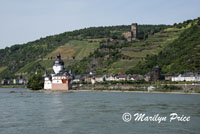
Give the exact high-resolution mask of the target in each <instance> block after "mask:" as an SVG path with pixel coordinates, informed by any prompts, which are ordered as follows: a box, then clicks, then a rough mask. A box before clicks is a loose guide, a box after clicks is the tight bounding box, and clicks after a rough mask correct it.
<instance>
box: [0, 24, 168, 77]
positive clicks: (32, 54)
mask: <svg viewBox="0 0 200 134" xmlns="http://www.w3.org/2000/svg"><path fill="white" fill-rule="evenodd" d="M167 27H169V26H168V25H139V26H138V30H139V32H138V33H139V34H138V36H139V38H140V39H141V40H143V39H145V38H147V35H149V34H154V33H156V32H159V31H160V30H162V29H164V28H167ZM126 31H130V25H126V26H125V25H122V26H109V27H91V28H85V29H80V30H75V31H72V32H65V33H62V34H58V35H53V36H48V37H45V38H41V39H39V40H36V41H32V42H28V43H26V44H21V45H14V46H12V47H7V48H5V49H0V78H6V77H16V75H28V74H30V73H33V72H35V71H36V70H37V71H42V72H44V70H46V69H48V68H49V69H50V67H51V66H52V63H53V61H52V60H53V59H51V58H54V56H55V55H56V53H58V52H61V54H62V55H63V58H64V59H65V62H66V66H68V65H70V64H72V63H76V62H78V61H79V60H81V59H82V58H84V57H87V56H88V55H89V54H92V53H93V52H94V51H95V50H96V49H97V48H98V47H99V46H100V44H101V43H102V42H106V41H107V40H108V39H116V40H117V39H119V40H125V39H124V37H123V35H122V33H123V32H126Z"/></svg>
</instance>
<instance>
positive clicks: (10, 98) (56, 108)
mask: <svg viewBox="0 0 200 134" xmlns="http://www.w3.org/2000/svg"><path fill="white" fill-rule="evenodd" d="M26 90H27V89H8V88H7V89H5V88H0V134H147V133H148V134H169V133H170V134H198V133H199V132H200V95H198V94H197V95H195V94H194V95H191V94H166V93H134V92H92V91H91V92H90V91H87V92H69V93H59V92H26ZM10 91H15V92H16V93H10ZM126 112H128V113H130V114H131V115H132V120H130V121H129V122H125V121H123V120H122V115H123V113H126ZM135 113H142V114H145V115H147V116H153V115H156V114H159V115H160V116H166V117H167V120H166V121H163V122H161V123H158V122H156V121H143V122H142V121H135V119H134V114H135ZM171 113H177V114H178V115H180V116H181V115H184V116H187V117H188V116H189V117H190V120H189V121H177V120H174V121H172V122H170V120H169V119H170V114H171Z"/></svg>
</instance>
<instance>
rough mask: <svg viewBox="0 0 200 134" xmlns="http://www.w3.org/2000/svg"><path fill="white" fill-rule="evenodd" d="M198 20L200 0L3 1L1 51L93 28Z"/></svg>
mask: <svg viewBox="0 0 200 134" xmlns="http://www.w3.org/2000/svg"><path fill="white" fill-rule="evenodd" d="M197 17H200V0H0V48H5V47H6V46H11V45H14V44H21V43H26V42H29V41H33V40H36V39H39V38H40V37H45V36H48V35H53V34H58V33H62V32H65V31H70V30H74V29H80V28H85V27H91V26H110V25H122V24H126V25H127V24H131V23H132V22H137V23H139V24H173V23H175V22H182V21H184V20H187V19H194V18H197Z"/></svg>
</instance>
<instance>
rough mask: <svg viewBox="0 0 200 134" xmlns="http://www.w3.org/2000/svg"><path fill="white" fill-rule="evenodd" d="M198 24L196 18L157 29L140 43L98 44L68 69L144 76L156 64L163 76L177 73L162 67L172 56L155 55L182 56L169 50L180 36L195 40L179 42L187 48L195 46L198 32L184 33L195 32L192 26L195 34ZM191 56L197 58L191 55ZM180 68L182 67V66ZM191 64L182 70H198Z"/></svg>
mask: <svg viewBox="0 0 200 134" xmlns="http://www.w3.org/2000/svg"><path fill="white" fill-rule="evenodd" d="M198 21H199V20H198V19H195V20H188V21H185V22H183V23H179V24H175V25H174V26H173V27H170V28H166V29H163V30H160V31H159V32H157V33H154V34H149V35H148V38H145V39H143V40H140V41H139V42H116V41H112V42H109V43H108V42H106V43H101V44H100V47H99V48H98V49H97V50H96V51H95V52H94V53H93V54H91V55H90V56H89V57H87V58H85V59H83V60H81V61H80V62H78V63H75V64H73V65H71V66H69V67H68V69H71V70H72V72H73V73H75V74H80V73H88V72H90V71H92V72H96V73H97V74H105V73H106V74H117V73H119V72H124V73H125V72H126V73H132V74H133V73H137V74H145V73H147V72H149V71H151V70H152V68H153V67H154V66H155V65H159V66H161V67H164V68H163V72H164V73H180V72H181V71H180V69H177V68H175V67H174V68H170V69H169V67H170V66H172V65H170V66H164V64H166V60H165V59H168V57H169V56H172V54H171V53H170V55H168V54H166V55H164V58H160V57H158V55H160V54H162V53H164V52H165V51H169V52H174V53H175V54H176V53H179V52H180V53H181V50H177V49H175V48H174V47H172V48H171V49H170V50H168V48H169V47H170V46H174V45H176V44H177V43H176V42H177V41H180V40H181V39H182V38H183V37H184V38H186V37H188V38H195V39H191V42H181V43H185V44H186V45H188V46H189V47H191V46H192V43H197V42H198V38H197V37H198V36H199V33H198V32H196V33H194V32H192V33H190V34H189V35H188V34H187V31H190V30H191V29H194V28H193V27H195V28H196V29H197V31H198V28H197V27H198V26H197V24H198V23H199V22H198ZM195 35H196V36H195ZM193 36H195V37H193ZM181 43H180V44H181ZM193 49H197V48H195V47H194V48H193V47H192V48H191V49H190V50H189V49H188V50H187V51H188V52H187V53H184V55H187V56H188V57H189V56H190V55H191V54H192V53H193V52H194V51H193ZM172 50H174V51H172ZM175 50H176V51H175ZM189 52H190V53H189ZM179 56H180V55H179ZM179 56H178V57H173V58H171V59H168V62H170V63H171V61H172V60H175V59H178V60H181V58H182V57H179ZM182 56H183V55H182ZM155 57H157V60H158V61H154V58H155ZM194 57H197V56H196V55H194ZM159 59H160V60H159ZM182 61H184V60H182ZM192 61H194V60H192ZM192 61H191V62H192ZM176 62H177V61H174V63H176ZM185 63H187V62H185ZM176 64H179V68H182V69H183V68H185V67H186V65H184V64H183V63H181V62H177V63H176ZM176 64H173V66H177V65H176ZM183 65H184V67H182V66H183ZM190 65H191V63H190V64H189V63H188V65H187V66H188V69H187V70H185V71H197V70H198V68H197V64H196V65H195V67H194V68H195V69H192V68H190ZM177 67H178V66H177ZM183 70H184V69H183ZM183 70H182V71H183Z"/></svg>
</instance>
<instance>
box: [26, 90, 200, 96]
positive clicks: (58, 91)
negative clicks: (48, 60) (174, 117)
mask: <svg viewBox="0 0 200 134" xmlns="http://www.w3.org/2000/svg"><path fill="white" fill-rule="evenodd" d="M27 92H47V93H48V92H49V93H51V92H54V93H72V92H119V93H122V92H124V93H157V94H159V93H160V94H163V93H166V94H199V95H200V93H195V92H183V91H179V92H178V91H172V92H162V91H150V92H149V91H130V90H90V89H84V90H44V89H42V90H30V89H29V90H27Z"/></svg>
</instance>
